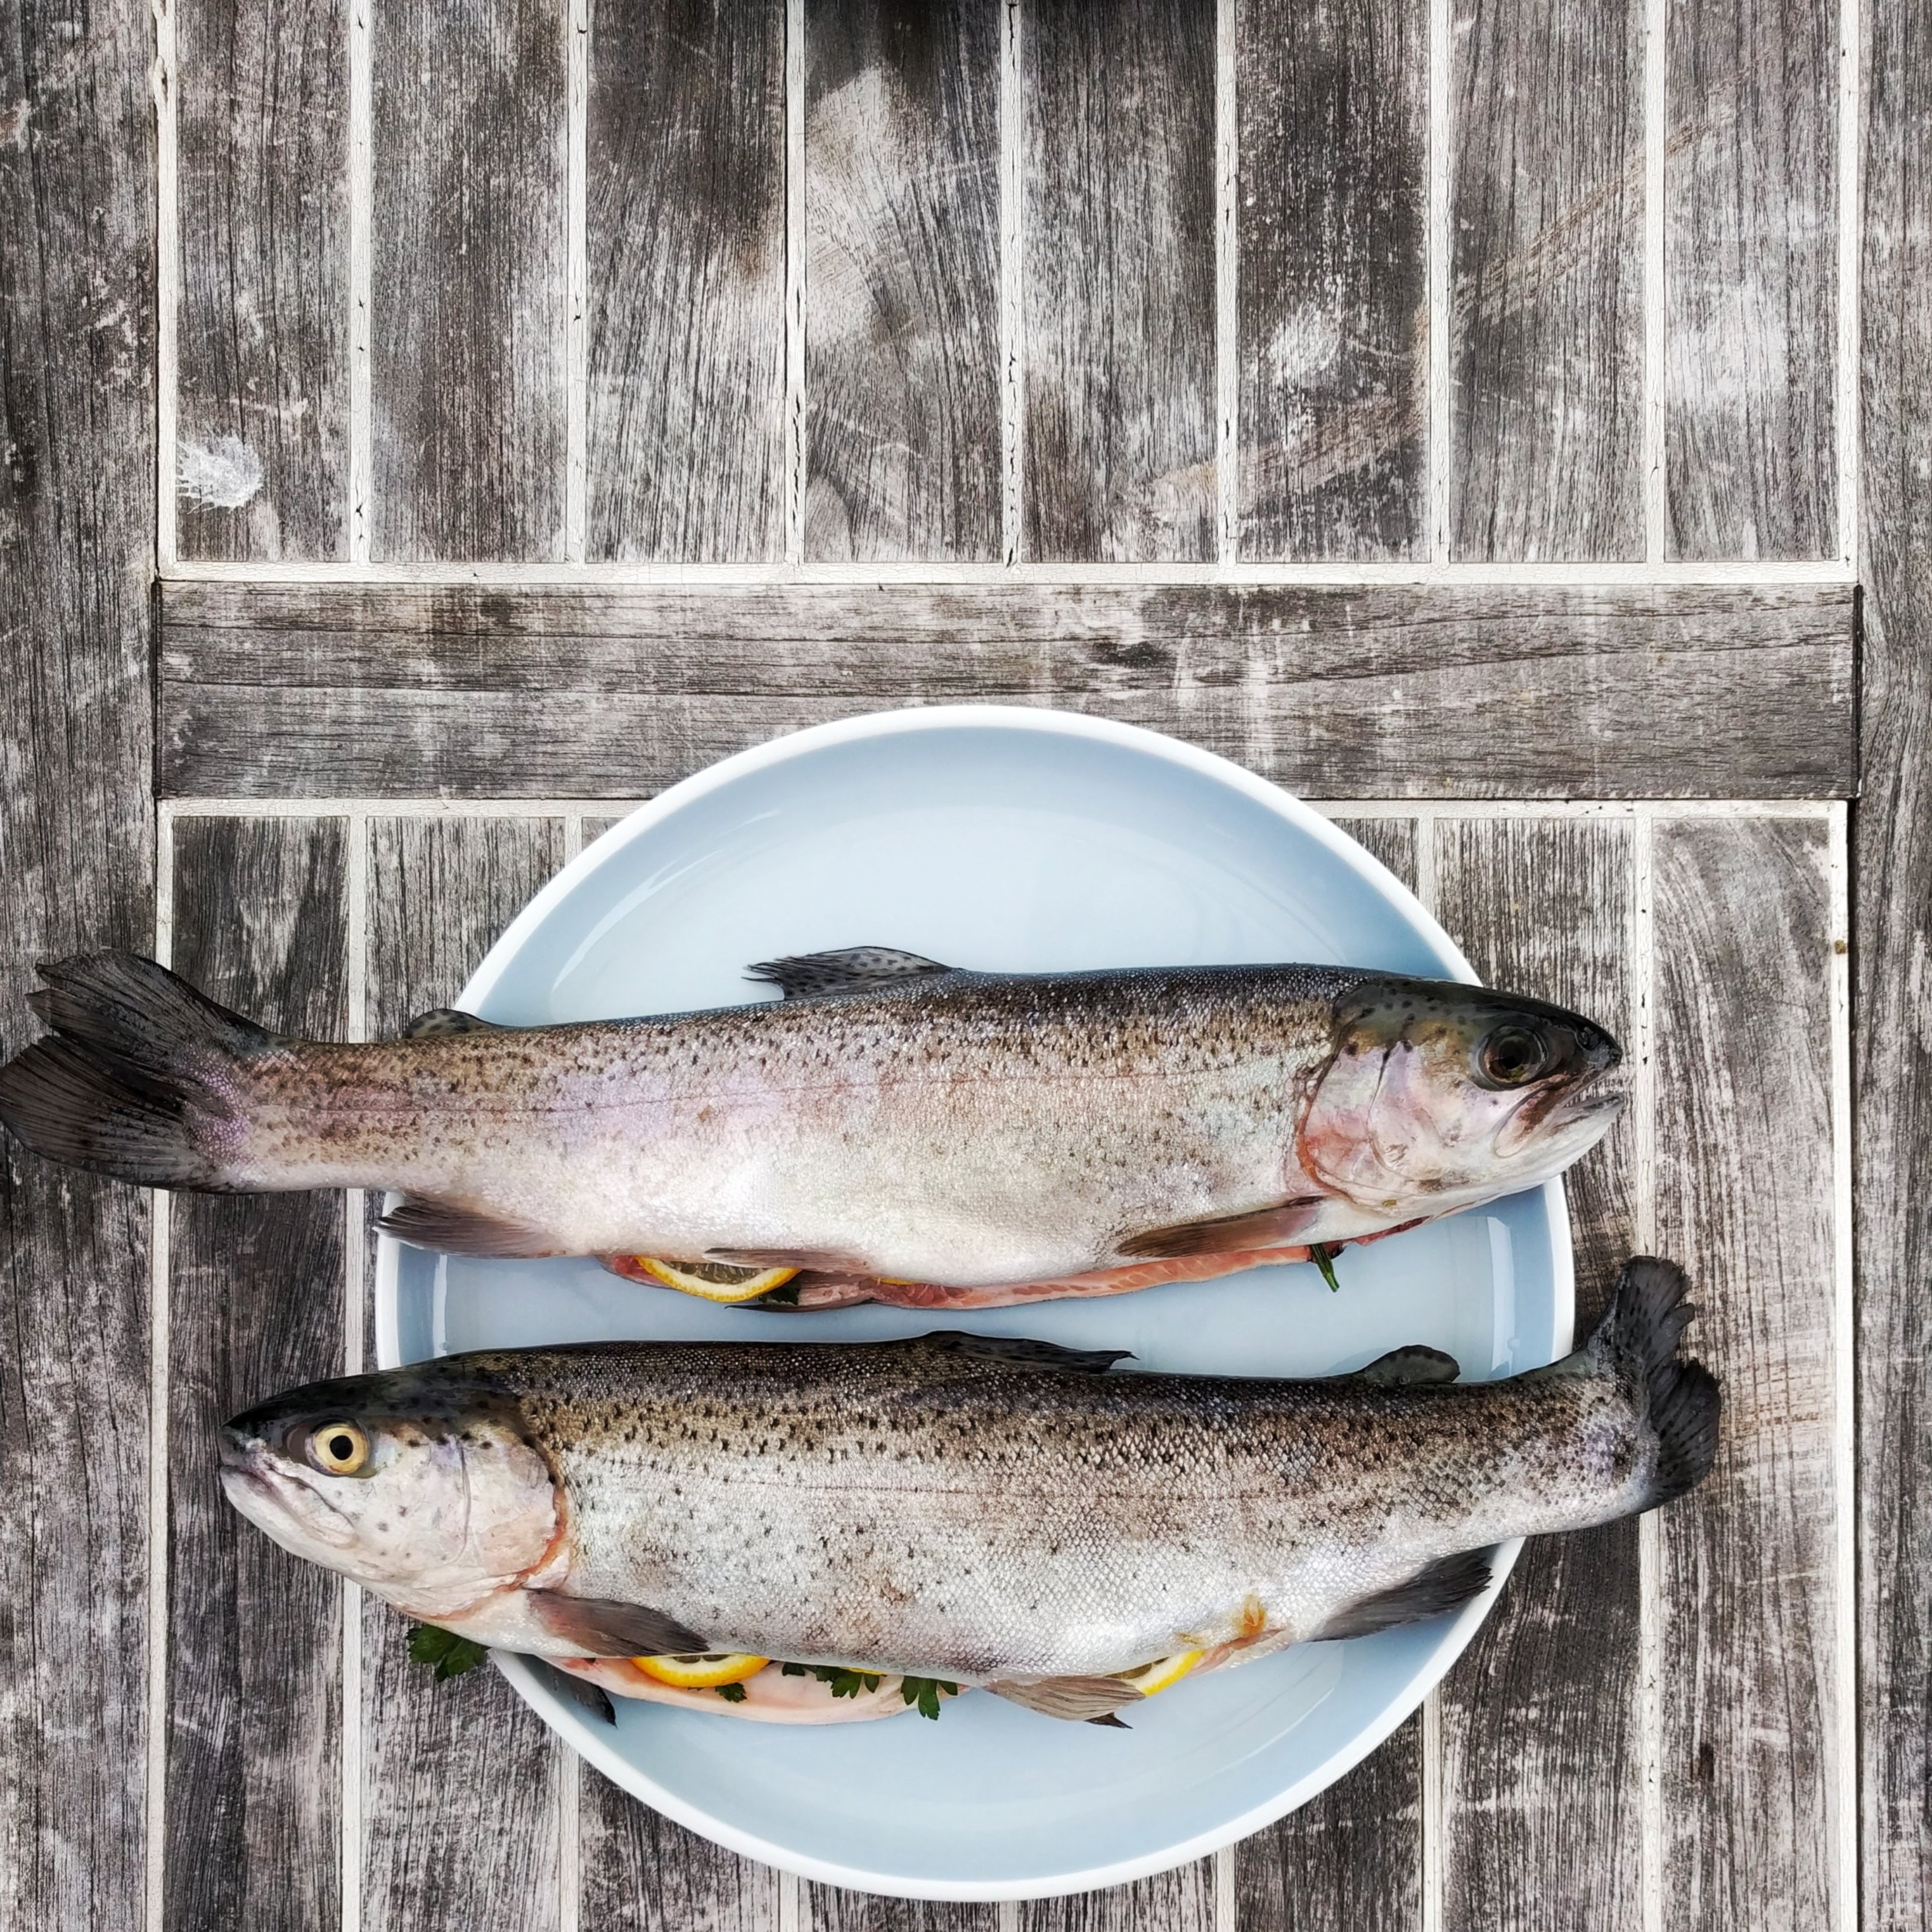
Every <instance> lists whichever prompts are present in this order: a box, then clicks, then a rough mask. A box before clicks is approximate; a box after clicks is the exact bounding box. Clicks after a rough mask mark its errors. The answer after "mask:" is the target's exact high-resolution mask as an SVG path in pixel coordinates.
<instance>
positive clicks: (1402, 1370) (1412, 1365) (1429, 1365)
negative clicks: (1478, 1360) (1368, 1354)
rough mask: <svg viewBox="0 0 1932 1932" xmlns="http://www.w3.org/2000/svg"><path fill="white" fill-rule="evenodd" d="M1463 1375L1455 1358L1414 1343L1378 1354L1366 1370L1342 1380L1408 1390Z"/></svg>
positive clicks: (1357, 1370) (1358, 1370)
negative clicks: (1384, 1353)
mask: <svg viewBox="0 0 1932 1932" xmlns="http://www.w3.org/2000/svg"><path fill="white" fill-rule="evenodd" d="M1461 1373H1463V1365H1462V1364H1461V1363H1460V1362H1459V1361H1457V1359H1456V1358H1455V1357H1454V1355H1445V1354H1444V1353H1443V1352H1442V1350H1441V1349H1427V1348H1424V1346H1422V1344H1421V1343H1419V1342H1415V1343H1411V1344H1410V1345H1409V1346H1408V1347H1407V1348H1406V1349H1391V1350H1390V1351H1389V1352H1388V1354H1387V1355H1378V1356H1377V1357H1376V1358H1375V1360H1374V1361H1373V1362H1370V1363H1369V1364H1367V1365H1366V1366H1364V1367H1361V1368H1359V1369H1354V1370H1350V1371H1349V1374H1348V1375H1347V1376H1346V1377H1344V1378H1343V1379H1344V1380H1346V1381H1348V1382H1376V1383H1379V1384H1380V1385H1382V1386H1383V1387H1385V1388H1409V1387H1411V1386H1413V1385H1418V1384H1422V1383H1427V1382H1454V1380H1455V1379H1456V1378H1457V1376H1460V1374H1461Z"/></svg>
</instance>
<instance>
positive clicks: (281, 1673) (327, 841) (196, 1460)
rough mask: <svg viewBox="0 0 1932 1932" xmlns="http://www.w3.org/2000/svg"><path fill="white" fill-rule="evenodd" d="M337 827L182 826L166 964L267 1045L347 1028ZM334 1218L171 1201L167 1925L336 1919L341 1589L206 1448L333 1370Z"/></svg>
mask: <svg viewBox="0 0 1932 1932" xmlns="http://www.w3.org/2000/svg"><path fill="white" fill-rule="evenodd" d="M174 851H175V903H174V947H173V962H174V965H175V968H176V970H177V971H179V972H180V973H181V975H182V977H184V978H185V979H187V980H191V981H193V983H194V984H196V986H204V987H205V988H206V989H208V992H210V993H211V995H213V996H214V998H217V999H218V1000H220V1001H223V1004H226V1005H229V1006H232V1007H235V1008H236V1010H238V1011H239V1012H242V1013H246V1014H248V1016H250V1017H251V1018H255V1017H259V1018H260V1019H263V1020H264V1021H265V1022H267V1023H268V1024H269V1025H271V1026H275V1027H279V1028H282V1029H283V1030H284V1031H287V1032H290V1033H294V1034H304V1035H307V1036H308V1037H311V1038H321V1039H324V1040H339V1039H341V1037H343V1032H344V1028H345V1027H346V1025H347V1022H348V981H349V960H348V907H347V892H346V888H347V870H348V864H347V861H348V854H347V824H346V822H345V821H344V820H341V819H339V818H316V819H308V820H302V819H257V820H251V819H242V818H214V819H203V820H193V819H187V820H181V822H180V823H178V824H177V825H176V826H175V828H174ZM344 1226H345V1221H344V1207H343V1202H342V1199H341V1196H339V1195H333V1194H272V1195H232V1196H231V1195H213V1194H209V1195H194V1194H178V1195H176V1196H175V1197H174V1198H173V1202H172V1228H171V1233H170V1238H169V1261H170V1265H169V1322H168V1338H169V1346H168V1376H169V1401H168V1471H167V1475H168V1524H169V1536H168V1553H167V1555H168V1647H167V1680H166V1681H167V1698H168V1704H167V1735H166V1754H167V1758H166V1794H167V1811H166V1828H167V1836H166V1846H165V1853H166V1869H165V1879H166V1891H165V1899H164V1911H163V1923H164V1924H166V1926H167V1927H169V1932H203V1928H205V1927H209V1926H235V1927H248V1932H283V1928H287V1932H298V1928H300V1932H308V1928H310V1927H314V1926H316V1925H317V1924H323V1923H324V1922H326V1921H333V1920H334V1919H335V1918H336V1917H337V1916H338V1914H339V1913H340V1912H341V1909H342V1885H341V1879H342V1862H341V1861H342V1850H341V1830H342V1756H341V1754H342V1618H343V1594H344V1592H343V1586H342V1584H341V1582H340V1580H338V1578H336V1577H334V1576H332V1574H330V1573H329V1572H328V1571H325V1570H323V1569H320V1568H318V1567H317V1565H314V1564H312V1563H306V1562H302V1560H301V1559H299V1558H298V1557H295V1556H290V1554H289V1553H287V1551H286V1550H283V1549H281V1547H279V1546H278V1544H274V1543H272V1542H271V1541H269V1538H266V1537H265V1536H263V1535H260V1533H259V1532H257V1531H255V1530H254V1529H251V1527H250V1526H249V1525H248V1524H247V1523H244V1522H243V1521H242V1519H241V1517H239V1516H238V1515H237V1514H236V1512H235V1511H233V1509H232V1508H229V1504H228V1502H227V1500H226V1498H225V1497H224V1496H223V1495H222V1493H221V1490H220V1484H219V1483H218V1482H217V1480H216V1475H215V1460H214V1451H213V1443H214V1431H215V1430H217V1428H218V1427H219V1426H220V1424H222V1423H223V1422H224V1421H226V1419H227V1418H229V1416H231V1415H236V1413H238V1412H239V1411H241V1410H242V1409H248V1408H251V1407H252V1406H254V1404H255V1403H258V1402H260V1401H262V1400H264V1399H265V1398H266V1397H269V1396H271V1395H274V1394H278V1393H279V1392H280V1391H281V1390H284V1389H286V1388H293V1386H294V1385H296V1384H297V1383H299V1382H313V1381H314V1380H316V1379H317V1378H319V1377H320V1376H330V1375H340V1374H341V1373H342V1370H343V1366H344V1358H343V1345H344V1306H343V1252H344V1241H343V1238H344Z"/></svg>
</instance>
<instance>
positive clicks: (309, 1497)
mask: <svg viewBox="0 0 1932 1932" xmlns="http://www.w3.org/2000/svg"><path fill="white" fill-rule="evenodd" d="M218 1453H219V1455H220V1469H219V1471H218V1472H217V1473H218V1474H219V1475H220V1479H221V1493H222V1494H223V1496H226V1498H227V1499H228V1501H229V1504H230V1505H232V1506H233V1508H234V1509H235V1510H236V1511H237V1512H238V1513H239V1514H241V1515H242V1516H244V1517H246V1518H247V1519H248V1521H249V1522H251V1523H253V1524H254V1526H255V1527H256V1528H257V1529H259V1530H260V1531H262V1532H263V1533H264V1534H265V1535H268V1536H270V1537H272V1538H274V1539H275V1541H276V1542H278V1543H279V1544H281V1545H282V1546H283V1547H284V1548H285V1549H290V1550H294V1551H295V1553H296V1555H297V1556H308V1555H311V1552H310V1551H308V1550H304V1549H303V1548H302V1542H301V1541H297V1540H296V1539H298V1538H300V1539H302V1541H314V1542H316V1543H320V1544H327V1545H329V1546H330V1547H332V1548H335V1549H341V1550H346V1549H348V1548H350V1547H352V1546H353V1544H354V1543H355V1541H356V1535H355V1532H354V1530H353V1528H352V1527H351V1526H350V1523H349V1522H348V1520H347V1518H346V1517H344V1515H343V1514H342V1512H341V1511H340V1510H338V1508H336V1507H335V1505H334V1504H333V1503H332V1502H330V1501H329V1499H328V1498H327V1497H326V1496H324V1495H323V1494H322V1493H321V1492H320V1490H319V1489H317V1487H315V1486H314V1484H310V1483H308V1482H305V1481H302V1479H301V1478H299V1477H298V1476H297V1475H296V1474H295V1472H293V1471H292V1470H290V1469H285V1468H284V1467H281V1466H278V1464H276V1463H273V1462H272V1461H271V1460H269V1446H268V1445H267V1444H266V1442H263V1441H262V1440H261V1439H260V1437H259V1436H255V1437H243V1436H239V1435H238V1434H237V1433H235V1432H234V1431H233V1430H223V1431H222V1433H221V1436H220V1445H219V1451H218Z"/></svg>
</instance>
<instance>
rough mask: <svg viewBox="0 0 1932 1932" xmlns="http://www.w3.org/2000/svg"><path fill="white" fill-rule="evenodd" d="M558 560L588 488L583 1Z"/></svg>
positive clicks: (572, 543)
mask: <svg viewBox="0 0 1932 1932" xmlns="http://www.w3.org/2000/svg"><path fill="white" fill-rule="evenodd" d="M564 37H565V46H564V60H565V68H564V71H565V74H566V75H567V76H568V80H567V83H566V85H565V107H564V124H565V141H564V149H565V154H564V305H563V312H564V331H565V333H564V344H563V554H564V558H565V561H566V562H569V563H574V564H580V563H582V562H583V557H584V549H585V542H586V538H585V523H586V517H587V514H588V511H587V504H588V502H589V488H590V462H589V450H588V448H587V442H586V439H587V437H588V436H589V410H590V401H589V380H590V379H589V304H590V269H589V180H588V173H589V139H590V0H565V8H564Z"/></svg>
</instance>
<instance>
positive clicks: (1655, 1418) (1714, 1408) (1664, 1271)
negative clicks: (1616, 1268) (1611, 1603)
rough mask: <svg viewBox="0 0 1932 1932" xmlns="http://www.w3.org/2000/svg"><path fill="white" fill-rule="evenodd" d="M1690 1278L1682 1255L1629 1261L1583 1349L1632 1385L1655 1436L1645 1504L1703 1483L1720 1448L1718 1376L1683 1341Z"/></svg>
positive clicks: (1597, 1363)
mask: <svg viewBox="0 0 1932 1932" xmlns="http://www.w3.org/2000/svg"><path fill="white" fill-rule="evenodd" d="M1689 1290H1690V1283H1689V1282H1688V1280H1687V1279H1686V1278H1685V1273H1684V1271H1683V1270H1682V1268H1679V1267H1678V1266H1677V1265H1676V1263H1675V1262H1667V1261H1659V1260H1658V1259H1656V1257H1655V1256H1651V1255H1637V1256H1633V1257H1632V1258H1631V1259H1630V1260H1629V1261H1628V1262H1625V1265H1624V1270H1623V1273H1622V1274H1621V1275H1620V1276H1619V1277H1618V1280H1617V1291H1616V1295H1615V1296H1614V1297H1613V1298H1612V1300H1611V1302H1610V1307H1609V1308H1608V1310H1607V1311H1606V1312H1605V1313H1604V1318H1603V1319H1602V1320H1601V1322H1598V1325H1597V1326H1596V1328H1595V1332H1594V1333H1593V1334H1592V1335H1591V1337H1590V1339H1589V1341H1588V1342H1587V1343H1585V1344H1584V1346H1583V1349H1581V1350H1580V1351H1579V1354H1580V1355H1581V1356H1583V1358H1586V1360H1587V1361H1589V1363H1590V1365H1591V1366H1592V1367H1593V1368H1595V1370H1598V1372H1600V1373H1610V1374H1612V1375H1614V1376H1616V1378H1617V1379H1619V1382H1622V1383H1623V1385H1625V1387H1626V1388H1628V1390H1629V1391H1630V1392H1631V1396H1632V1398H1633V1400H1634V1402H1635V1403H1636V1405H1637V1409H1638V1412H1639V1413H1640V1415H1642V1416H1643V1419H1644V1422H1645V1424H1646V1427H1647V1428H1648V1429H1649V1432H1650V1433H1651V1434H1652V1436H1654V1437H1655V1440H1656V1445H1657V1460H1656V1466H1655V1472H1654V1473H1653V1475H1652V1478H1651V1482H1650V1485H1649V1490H1648V1491H1647V1493H1646V1496H1645V1497H1644V1500H1643V1502H1642V1503H1641V1504H1640V1505H1638V1507H1639V1508H1642V1509H1655V1508H1657V1506H1658V1505H1659V1504H1660V1503H1667V1502H1671V1501H1672V1500H1673V1499H1675V1498H1676V1497H1678V1496H1682V1495H1683V1494H1684V1493H1685V1491H1686V1490H1692V1489H1694V1488H1696V1487H1697V1484H1700V1482H1702V1481H1703V1479H1704V1478H1705V1476H1706V1475H1707V1474H1708V1473H1709V1470H1710V1467H1711V1463H1712V1460H1713V1458H1714V1457H1715V1456H1716V1454H1717V1452H1718V1412H1719V1409H1720V1406H1721V1405H1720V1402H1719V1398H1718V1381H1717V1378H1716V1377H1715V1376H1713V1375H1712V1373H1711V1372H1710V1370H1709V1369H1707V1368H1706V1367H1705V1366H1704V1365H1703V1363H1702V1362H1697V1361H1688V1360H1687V1359H1685V1358H1683V1357H1682V1356H1680V1355H1679V1354H1678V1352H1677V1345H1678V1343H1679V1340H1681V1339H1682V1336H1683V1334H1684V1330H1685V1325H1687V1324H1688V1322H1689V1321H1690V1319H1691V1316H1693V1315H1694V1314H1695V1313H1697V1310H1696V1309H1695V1308H1694V1307H1693V1306H1692V1305H1691V1303H1690V1302H1689V1301H1686V1300H1685V1296H1686V1295H1687V1294H1688V1292H1689Z"/></svg>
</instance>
